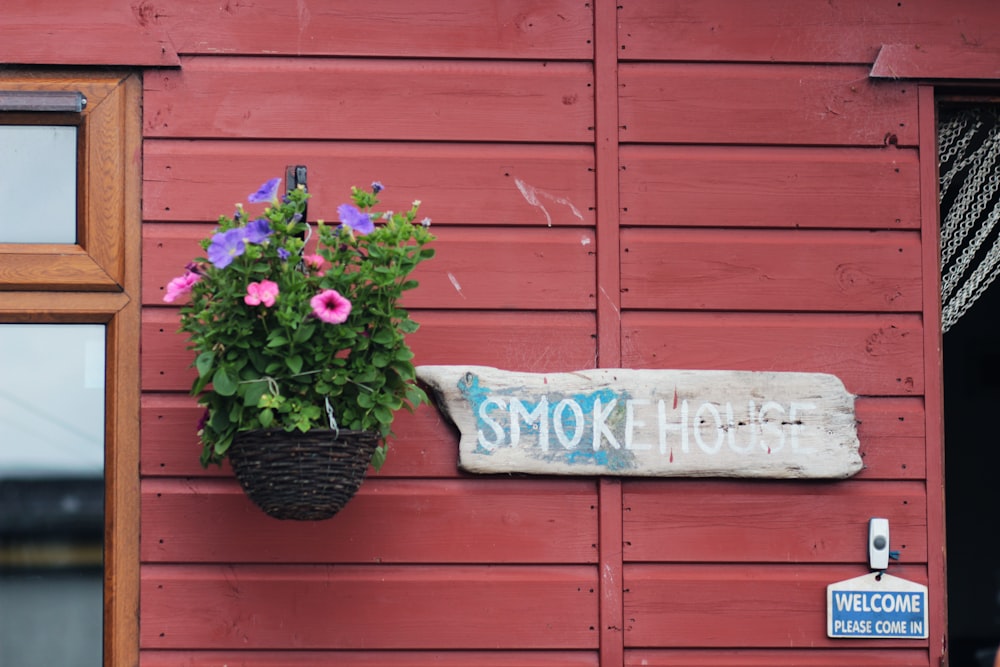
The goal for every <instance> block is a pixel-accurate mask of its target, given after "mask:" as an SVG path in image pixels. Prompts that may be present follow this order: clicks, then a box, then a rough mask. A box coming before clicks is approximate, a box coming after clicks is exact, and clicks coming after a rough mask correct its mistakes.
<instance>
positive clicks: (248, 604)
mask: <svg viewBox="0 0 1000 667" xmlns="http://www.w3.org/2000/svg"><path fill="white" fill-rule="evenodd" d="M596 589H597V576H596V568H594V567H590V566H579V565H577V566H569V565H563V566H530V567H529V566H492V567H490V566H468V565H467V566H450V567H436V566H377V565H356V566H304V565H297V566H291V565H290V566H193V565H183V566H174V565H147V566H146V567H145V568H143V573H142V591H141V600H142V603H141V605H142V609H141V612H142V627H141V632H140V643H141V645H142V647H143V648H153V649H168V648H170V649H197V648H209V647H210V648H216V649H279V648H285V649H291V648H294V649H368V648H372V647H373V646H374V647H378V648H381V649H451V648H454V649H487V648H492V649H495V648H496V647H498V646H502V647H504V648H509V649H541V648H551V649H568V648H575V649H592V648H596V647H597V632H596V625H597V594H596Z"/></svg>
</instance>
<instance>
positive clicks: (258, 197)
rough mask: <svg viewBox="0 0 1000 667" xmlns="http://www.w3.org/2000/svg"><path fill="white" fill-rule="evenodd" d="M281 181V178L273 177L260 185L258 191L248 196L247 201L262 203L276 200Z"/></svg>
mask: <svg viewBox="0 0 1000 667" xmlns="http://www.w3.org/2000/svg"><path fill="white" fill-rule="evenodd" d="M279 183H281V179H280V178H272V179H271V180H269V181H268V182H267V183H265V184H264V185H262V186H260V189H259V190H257V192H255V193H253V194H252V195H250V196H249V197H247V201H248V202H250V203H251V204H260V203H262V202H269V201H274V199H275V197H276V195H277V193H278V184H279Z"/></svg>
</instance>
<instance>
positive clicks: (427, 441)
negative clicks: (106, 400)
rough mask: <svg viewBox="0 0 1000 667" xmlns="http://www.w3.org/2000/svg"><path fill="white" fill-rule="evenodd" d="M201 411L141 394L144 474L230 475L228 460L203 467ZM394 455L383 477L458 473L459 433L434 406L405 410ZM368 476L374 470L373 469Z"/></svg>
mask: <svg viewBox="0 0 1000 667" xmlns="http://www.w3.org/2000/svg"><path fill="white" fill-rule="evenodd" d="M201 414H202V410H201V409H200V408H199V407H198V406H197V404H196V403H195V400H194V399H193V398H191V397H189V396H188V395H187V394H179V393H174V394H157V393H150V392H146V393H145V394H143V397H142V426H141V428H142V435H141V437H142V459H141V466H142V474H143V476H144V477H164V476H168V477H177V476H184V477H231V476H232V472H231V470H230V468H229V466H228V464H226V465H224V466H222V467H221V468H220V467H218V466H210V467H209V468H207V469H206V468H202V467H201V464H200V463H199V462H198V455H199V454H200V452H201V445H200V444H199V442H198V436H197V434H196V432H195V428H196V424H197V423H198V419H199V418H200V417H201ZM393 430H394V431H395V433H396V435H395V436H394V437H393V438H391V439H390V440H389V457H388V460H387V461H386V464H385V465H384V466H383V467H382V469H381V470H380V471H379V472H378V477H379V478H382V479H384V478H391V477H456V476H458V475H459V472H458V434H457V431H456V430H455V429H454V427H452V426H450V424H448V423H447V421H446V420H445V418H444V417H442V416H441V413H440V412H438V410H437V409H436V408H433V407H431V406H430V405H422V406H420V407H419V408H418V409H417V411H416V412H415V413H412V414H411V413H410V412H408V411H406V410H400V411H399V412H398V413H396V420H395V421H394V422H393ZM369 474H374V471H372V470H369Z"/></svg>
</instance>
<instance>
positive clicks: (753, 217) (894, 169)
mask: <svg viewBox="0 0 1000 667" xmlns="http://www.w3.org/2000/svg"><path fill="white" fill-rule="evenodd" d="M620 162H621V173H620V178H621V186H620V187H621V222H622V224H623V225H629V226H635V225H655V226H667V225H670V226H686V227H794V228H800V227H801V228H816V227H825V228H831V229H842V228H855V229H917V228H919V226H920V184H919V180H918V174H917V153H916V151H914V150H909V149H898V148H896V147H889V148H884V147H883V148H878V149H856V148H787V147H767V146H753V147H749V146H742V147H741V146H724V147H723V146H661V145H655V144H654V145H646V144H637V145H628V144H626V145H624V146H622V147H621V157H620ZM147 165H148V161H147Z"/></svg>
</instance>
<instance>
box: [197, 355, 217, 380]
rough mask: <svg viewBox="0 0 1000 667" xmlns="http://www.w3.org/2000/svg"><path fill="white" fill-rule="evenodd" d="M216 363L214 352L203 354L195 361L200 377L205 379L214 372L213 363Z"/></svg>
mask: <svg viewBox="0 0 1000 667" xmlns="http://www.w3.org/2000/svg"><path fill="white" fill-rule="evenodd" d="M214 361H215V353H214V352H202V353H201V354H199V355H198V358H197V359H195V360H194V366H195V368H197V369H198V377H202V378H203V377H205V376H207V375H208V373H209V372H210V371H211V370H212V363H213V362H214Z"/></svg>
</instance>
